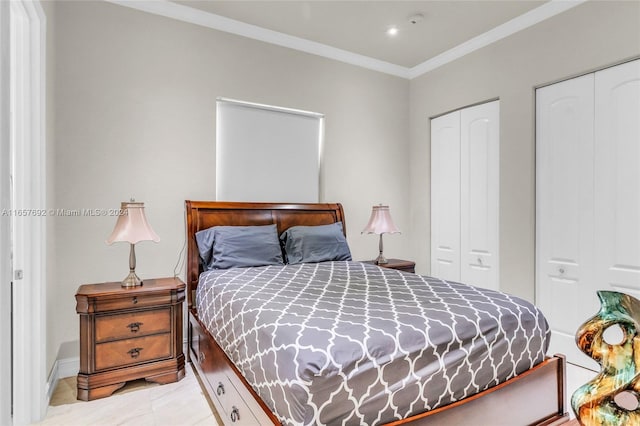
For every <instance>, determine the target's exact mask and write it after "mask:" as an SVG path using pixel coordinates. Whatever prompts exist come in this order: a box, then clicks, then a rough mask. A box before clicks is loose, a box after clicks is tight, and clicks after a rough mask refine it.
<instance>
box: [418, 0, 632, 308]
mask: <svg viewBox="0 0 640 426" xmlns="http://www.w3.org/2000/svg"><path fill="white" fill-rule="evenodd" d="M638 55H640V2H625V1H622V2H618V1H607V2H587V3H585V4H582V5H580V6H577V7H575V8H573V9H571V10H569V11H567V12H564V13H562V14H560V15H557V16H555V17H553V18H551V19H549V20H547V21H544V22H542V23H539V24H537V25H535V26H533V27H531V28H529V29H526V30H524V31H522V32H519V33H516V34H514V35H513V36H511V37H508V38H506V39H503V40H501V41H499V42H497V43H494V44H492V45H490V46H487V47H485V48H483V49H481V50H478V51H476V52H474V53H472V54H469V55H467V56H465V57H463V58H461V59H459V60H457V61H454V62H452V63H450V64H447V65H445V66H442V67H440V68H438V69H436V70H434V71H432V72H429V73H427V74H425V75H423V76H422V77H419V78H416V79H414V80H412V81H411V90H410V92H411V100H410V103H411V107H410V112H411V149H410V152H411V155H410V162H411V163H410V164H411V191H410V197H409V199H410V200H411V203H410V212H411V218H410V221H411V233H412V235H411V237H412V251H411V253H412V256H413V258H414V259H415V260H416V261H417V262H418V267H417V272H419V273H428V272H429V271H428V266H427V265H428V264H429V262H428V260H429V258H430V253H429V250H430V248H429V238H430V235H429V234H430V218H429V212H430V201H429V197H430V195H429V188H430V181H429V179H430V170H429V164H430V128H429V117H433V116H435V115H439V114H442V113H444V112H447V111H450V110H453V109H457V108H460V107H463V106H465V105H470V104H473V103H477V102H480V101H484V100H488V99H493V98H496V97H499V98H500V115H501V117H500V286H501V290H502V291H506V292H509V293H512V294H515V295H518V296H521V297H524V298H526V299H528V300H531V301H533V300H534V283H535V281H534V265H535V258H534V254H535V251H534V248H535V247H534V242H535V223H534V220H535V204H534V203H535V186H534V184H535V174H534V173H535V139H534V128H535V126H534V124H535V116H534V111H535V104H534V91H535V87H536V86H539V85H543V84H545V83H549V82H552V81H555V80H558V79H563V78H566V77H569V76H572V75H576V74H580V73H585V72H587V71H590V70H593V69H594V68H599V67H603V66H607V65H611V64H613V63H615V62H618V61H620V60H623V59H625V58H630V57H633V56H638Z"/></svg>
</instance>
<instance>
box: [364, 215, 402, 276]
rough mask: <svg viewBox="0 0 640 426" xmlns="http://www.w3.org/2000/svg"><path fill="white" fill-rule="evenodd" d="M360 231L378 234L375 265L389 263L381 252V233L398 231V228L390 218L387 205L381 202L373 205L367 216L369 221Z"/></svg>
mask: <svg viewBox="0 0 640 426" xmlns="http://www.w3.org/2000/svg"><path fill="white" fill-rule="evenodd" d="M362 233H363V234H364V233H367V234H379V235H380V243H379V245H378V248H379V250H380V254H379V255H378V257H377V258H376V260H375V263H376V265H384V264H385V263H389V262H388V261H387V259H386V258H385V257H384V255H383V254H382V234H385V233H386V234H397V233H400V230H399V229H398V228H397V227H396V225H394V223H393V220H392V219H391V214H390V213H389V206H383V205H382V204H380V205H377V206H373V210H372V211H371V217H370V218H369V223H367V226H365V227H364V229H363V230H362Z"/></svg>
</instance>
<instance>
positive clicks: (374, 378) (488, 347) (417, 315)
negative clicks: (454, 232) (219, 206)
mask: <svg viewBox="0 0 640 426" xmlns="http://www.w3.org/2000/svg"><path fill="white" fill-rule="evenodd" d="M196 304H197V308H198V312H199V316H200V319H201V320H202V321H203V323H204V324H205V325H206V326H207V328H208V330H209V332H210V333H211V334H212V335H213V336H214V337H215V339H216V340H217V342H218V343H219V345H220V346H221V347H222V348H223V349H224V350H225V352H226V353H227V355H228V356H229V358H230V359H231V360H232V361H233V362H234V363H235V364H236V366H237V367H238V369H239V370H240V371H241V372H242V374H243V375H244V376H245V378H246V379H247V381H248V382H249V383H250V384H251V385H252V386H253V388H254V389H255V390H256V392H257V393H258V394H259V395H260V397H261V398H262V399H263V400H264V402H265V403H266V404H267V405H268V406H269V407H270V408H271V410H272V411H273V412H274V413H275V414H276V415H277V416H278V418H279V419H280V420H281V421H282V423H283V424H350V425H351V424H366V425H373V424H381V423H385V422H389V421H392V420H395V419H401V418H405V417H408V416H411V415H413V414H417V413H420V412H423V411H426V410H430V409H433V408H436V407H440V406H443V405H446V404H449V403H451V402H454V401H457V400H460V399H463V398H465V397H467V396H470V395H472V394H475V393H477V392H479V391H482V390H484V389H486V388H488V387H491V386H495V385H497V384H498V383H501V382H504V381H506V380H508V379H510V378H512V377H514V376H516V375H518V374H519V373H522V372H524V371H525V370H527V369H529V368H531V367H533V366H534V365H536V364H538V363H539V362H541V361H542V360H543V359H544V355H545V353H546V350H547V346H548V340H549V329H548V326H547V322H546V320H545V318H544V317H543V316H542V313H541V312H540V311H538V310H537V309H536V308H535V307H534V306H533V305H532V304H530V303H528V302H526V301H524V300H522V299H519V298H516V297H512V296H509V295H507V294H504V293H499V292H496V291H490V290H484V289H479V288H475V287H471V286H468V285H464V284H459V283H453V282H446V281H442V280H439V279H435V278H429V277H421V276H419V275H415V274H410V273H404V272H399V271H395V270H392V269H383V268H379V267H377V266H374V265H370V264H364V263H359V262H325V263H315V264H302V265H286V266H265V267H255V268H236V269H228V270H214V271H210V272H206V273H204V274H202V275H201V277H200V283H199V285H198V290H197V296H196Z"/></svg>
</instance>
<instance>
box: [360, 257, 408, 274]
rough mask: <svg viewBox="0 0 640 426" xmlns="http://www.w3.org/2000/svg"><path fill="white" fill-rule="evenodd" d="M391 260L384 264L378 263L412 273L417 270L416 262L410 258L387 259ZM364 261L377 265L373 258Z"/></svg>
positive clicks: (382, 266) (383, 266)
mask: <svg viewBox="0 0 640 426" xmlns="http://www.w3.org/2000/svg"><path fill="white" fill-rule="evenodd" d="M387 260H388V261H389V262H387V263H385V264H382V265H378V266H380V267H381V268H390V269H397V270H398V271H404V272H411V273H415V272H416V262H411V261H410V260H402V259H387ZM363 262H364V263H370V264H372V265H375V264H376V263H375V261H373V260H364V261H363Z"/></svg>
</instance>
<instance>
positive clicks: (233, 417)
mask: <svg viewBox="0 0 640 426" xmlns="http://www.w3.org/2000/svg"><path fill="white" fill-rule="evenodd" d="M238 420H240V411H238V407H236V406H235V405H234V406H232V407H231V421H232V422H234V423H235V422H237V421H238Z"/></svg>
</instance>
